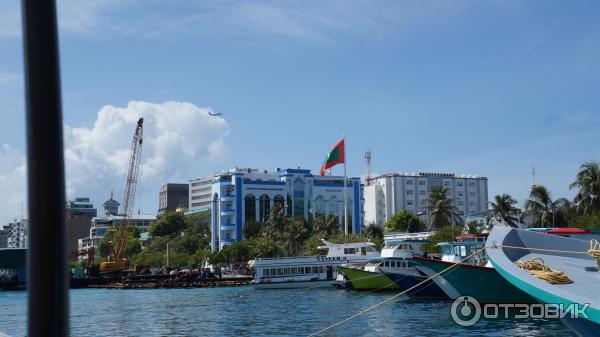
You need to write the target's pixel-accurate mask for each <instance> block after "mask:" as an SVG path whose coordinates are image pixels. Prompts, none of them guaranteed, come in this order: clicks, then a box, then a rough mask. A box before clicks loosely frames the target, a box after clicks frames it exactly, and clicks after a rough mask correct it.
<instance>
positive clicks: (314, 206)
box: [210, 168, 364, 251]
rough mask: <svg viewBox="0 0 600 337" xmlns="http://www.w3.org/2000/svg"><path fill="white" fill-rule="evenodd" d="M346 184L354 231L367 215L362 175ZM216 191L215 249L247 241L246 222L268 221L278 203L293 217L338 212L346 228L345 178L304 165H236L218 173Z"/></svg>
mask: <svg viewBox="0 0 600 337" xmlns="http://www.w3.org/2000/svg"><path fill="white" fill-rule="evenodd" d="M345 188H346V196H347V198H348V199H347V200H348V214H349V218H348V223H349V225H348V226H349V227H350V228H349V232H353V233H360V232H361V230H362V227H363V216H364V211H363V202H364V199H363V188H362V185H361V182H360V178H348V179H347V184H346V187H345ZM211 194H212V205H211V207H210V209H211V214H212V217H211V226H212V227H211V229H212V230H211V233H212V238H211V247H212V250H213V251H215V250H218V249H221V248H222V247H223V246H224V245H227V244H230V243H232V242H235V241H239V240H242V239H243V237H242V229H243V228H244V224H245V223H247V222H264V221H266V220H267V219H268V218H269V216H270V214H271V210H272V209H273V208H274V206H275V205H276V204H279V205H281V206H282V207H283V209H284V210H285V213H286V215H288V216H291V217H302V218H303V219H306V220H309V219H311V218H313V219H314V218H315V217H316V216H317V215H319V214H323V215H328V216H336V217H338V223H339V224H340V230H342V231H343V224H344V202H343V201H344V177H340V176H318V175H313V174H311V172H310V170H304V169H300V168H298V169H284V170H282V169H277V171H276V172H268V171H266V170H265V171H259V170H257V169H242V168H235V169H232V170H227V171H223V172H221V173H218V174H216V175H215V176H214V178H213V180H212V184H211ZM354 219H356V221H354Z"/></svg>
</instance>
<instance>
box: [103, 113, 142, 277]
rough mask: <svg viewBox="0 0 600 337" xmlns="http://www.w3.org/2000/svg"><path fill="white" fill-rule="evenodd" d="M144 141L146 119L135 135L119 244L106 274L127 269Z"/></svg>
mask: <svg viewBox="0 0 600 337" xmlns="http://www.w3.org/2000/svg"><path fill="white" fill-rule="evenodd" d="M143 140H144V119H143V118H140V119H139V120H138V122H137V127H136V128H135V132H134V134H133V140H132V142H131V153H130V154H129V167H128V171H127V178H126V180H125V193H124V196H123V199H124V200H123V222H122V223H121V226H120V228H119V231H118V236H117V238H116V239H117V244H116V245H115V246H114V251H113V258H114V260H113V261H109V262H103V263H102V264H101V265H100V270H101V271H105V272H118V271H123V270H125V269H126V267H127V239H128V234H129V219H130V218H131V215H132V214H133V206H134V203H135V191H136V187H137V179H138V173H139V170H140V158H141V156H142V143H143Z"/></svg>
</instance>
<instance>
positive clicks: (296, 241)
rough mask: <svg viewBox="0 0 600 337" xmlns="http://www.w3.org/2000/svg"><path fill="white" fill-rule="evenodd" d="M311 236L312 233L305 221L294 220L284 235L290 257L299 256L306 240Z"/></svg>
mask: <svg viewBox="0 0 600 337" xmlns="http://www.w3.org/2000/svg"><path fill="white" fill-rule="evenodd" d="M309 236H310V232H309V230H308V228H307V224H306V222H305V221H304V220H299V219H294V220H292V221H290V223H289V225H288V227H287V229H286V231H285V233H284V237H285V241H286V248H287V249H286V250H287V253H288V255H289V256H298V255H299V254H300V249H301V247H302V244H303V243H304V240H306V239H307V238H308V237H309Z"/></svg>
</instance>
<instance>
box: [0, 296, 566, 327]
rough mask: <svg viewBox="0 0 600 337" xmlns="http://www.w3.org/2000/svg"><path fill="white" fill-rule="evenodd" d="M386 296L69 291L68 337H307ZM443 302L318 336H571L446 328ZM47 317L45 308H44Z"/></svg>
mask: <svg viewBox="0 0 600 337" xmlns="http://www.w3.org/2000/svg"><path fill="white" fill-rule="evenodd" d="M392 295H393V294H392V293H369V292H363V293H361V292H355V291H345V290H335V289H289V290H254V289H252V288H251V287H248V286H246V287H235V288H198V289H141V290H118V289H74V290H71V292H70V300H71V335H72V336H307V335H309V334H311V333H313V332H316V331H318V330H320V329H322V328H324V327H326V326H329V325H331V324H333V323H335V322H337V321H339V320H341V319H343V318H345V317H347V316H349V315H351V314H354V313H357V312H359V311H361V310H363V309H365V308H367V307H369V306H371V305H374V304H376V303H378V302H380V301H382V300H384V299H386V298H388V297H390V296H392ZM26 302H27V293H26V292H24V291H16V292H8V291H7V292H1V291H0V336H1V335H2V334H3V333H4V334H7V335H9V336H13V337H16V336H25V333H26V312H27V309H26ZM450 306H451V302H449V301H446V302H444V301H423V300H421V301H415V300H401V299H399V300H394V301H392V302H390V303H387V304H385V305H383V306H381V307H379V308H377V309H376V310H374V311H372V312H369V313H367V314H365V315H362V316H359V317H357V318H355V319H353V320H351V321H349V322H347V323H345V324H343V325H341V326H338V327H336V328H334V329H332V330H329V331H327V332H326V333H324V334H323V336H540V337H542V336H543V337H550V336H573V334H572V333H571V332H569V331H568V330H567V328H566V327H564V326H563V325H562V323H560V321H558V320H541V319H540V320H509V319H497V320H481V321H479V322H478V323H477V324H476V325H474V326H471V327H468V328H465V327H461V326H459V325H457V324H456V323H454V321H452V318H451V316H450ZM48 310H52V308H48Z"/></svg>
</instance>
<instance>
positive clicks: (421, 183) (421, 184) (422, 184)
mask: <svg viewBox="0 0 600 337" xmlns="http://www.w3.org/2000/svg"><path fill="white" fill-rule="evenodd" d="M426 184H427V181H426V180H422V179H421V180H419V185H420V186H424V185H426Z"/></svg>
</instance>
